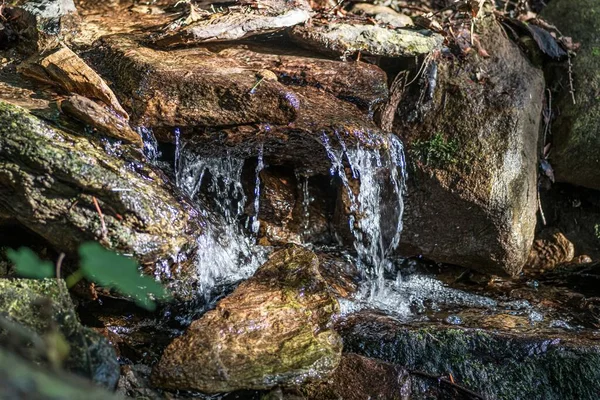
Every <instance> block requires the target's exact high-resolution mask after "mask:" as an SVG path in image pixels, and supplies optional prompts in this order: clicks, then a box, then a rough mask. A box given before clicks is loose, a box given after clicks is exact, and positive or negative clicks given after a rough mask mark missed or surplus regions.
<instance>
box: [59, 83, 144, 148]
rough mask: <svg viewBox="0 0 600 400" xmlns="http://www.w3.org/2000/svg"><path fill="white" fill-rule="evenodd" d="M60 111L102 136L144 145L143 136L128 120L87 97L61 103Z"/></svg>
mask: <svg viewBox="0 0 600 400" xmlns="http://www.w3.org/2000/svg"><path fill="white" fill-rule="evenodd" d="M60 109H61V110H62V111H63V112H64V113H66V114H68V115H70V116H72V117H74V118H76V119H78V120H80V121H82V122H84V123H86V124H88V125H90V126H92V127H93V128H95V129H97V130H98V131H99V132H100V133H101V134H104V135H106V136H110V137H112V138H115V139H119V140H123V141H125V142H128V143H133V144H136V145H138V146H139V147H142V145H143V142H142V138H141V136H140V135H138V134H137V133H136V132H134V131H133V129H131V128H130V127H129V124H128V123H127V121H126V120H123V119H122V117H119V116H116V115H113V114H111V112H110V111H109V110H107V109H106V108H105V107H103V106H101V105H99V104H97V103H95V102H94V101H92V100H90V99H88V98H87V97H83V96H79V95H76V94H75V95H73V96H69V97H67V98H66V99H64V100H62V101H61V103H60Z"/></svg>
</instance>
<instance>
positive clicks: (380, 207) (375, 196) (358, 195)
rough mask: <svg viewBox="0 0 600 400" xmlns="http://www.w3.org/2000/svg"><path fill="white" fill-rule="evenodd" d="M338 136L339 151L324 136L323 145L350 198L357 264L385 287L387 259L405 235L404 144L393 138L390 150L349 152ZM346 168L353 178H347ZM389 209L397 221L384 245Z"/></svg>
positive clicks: (354, 149)
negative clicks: (392, 210) (389, 189)
mask: <svg viewBox="0 0 600 400" xmlns="http://www.w3.org/2000/svg"><path fill="white" fill-rule="evenodd" d="M335 136H336V140H337V142H338V144H339V147H338V148H337V149H336V148H334V147H333V146H332V144H331V142H330V138H329V136H328V135H327V134H325V133H324V134H323V135H322V143H323V146H324V147H325V150H326V152H327V155H328V157H329V159H330V161H331V169H330V172H331V174H332V175H337V176H338V177H339V178H340V181H341V184H342V185H343V187H344V191H345V193H346V194H347V197H348V202H349V215H348V225H349V228H350V232H351V233H352V235H353V237H354V243H353V245H354V249H355V250H356V253H357V262H358V264H359V266H360V267H361V268H362V269H363V271H365V272H366V273H367V275H368V276H372V277H373V278H376V279H377V281H378V282H379V283H382V282H383V273H384V271H385V270H386V269H389V268H390V267H391V265H390V261H389V260H388V257H389V255H390V253H391V252H392V250H394V249H395V248H396V247H397V246H398V243H399V241H400V234H401V232H402V213H403V209H404V202H403V195H402V192H403V189H404V181H405V173H406V172H405V160H404V152H403V147H402V142H400V140H399V139H398V138H397V137H395V136H394V135H390V137H389V141H388V146H387V150H385V151H373V150H367V149H364V148H361V147H360V146H359V145H357V146H356V147H352V148H350V147H348V146H347V145H346V143H345V142H344V140H343V138H342V137H341V135H339V134H338V133H336V135H335ZM346 165H347V166H348V168H349V169H350V174H347V171H346ZM348 175H351V176H350V177H349V176H348ZM351 180H352V182H351ZM386 180H388V182H386ZM355 183H356V184H355ZM353 188H356V189H353ZM388 188H391V191H392V196H393V198H394V201H393V204H390V202H389V201H386V200H385V199H384V197H386V196H388V194H387V193H385V191H386V189H388ZM390 206H392V207H395V210H394V212H393V213H392V214H394V215H395V219H396V220H395V223H394V225H395V227H394V233H393V235H392V238H391V240H389V243H385V241H386V238H385V237H384V236H385V235H384V232H383V224H384V223H386V224H387V223H389V222H388V221H387V220H386V219H387V218H388V215H387V214H389V213H386V214H385V215H384V211H389V210H386V209H385V208H386V207H390ZM376 286H380V285H376Z"/></svg>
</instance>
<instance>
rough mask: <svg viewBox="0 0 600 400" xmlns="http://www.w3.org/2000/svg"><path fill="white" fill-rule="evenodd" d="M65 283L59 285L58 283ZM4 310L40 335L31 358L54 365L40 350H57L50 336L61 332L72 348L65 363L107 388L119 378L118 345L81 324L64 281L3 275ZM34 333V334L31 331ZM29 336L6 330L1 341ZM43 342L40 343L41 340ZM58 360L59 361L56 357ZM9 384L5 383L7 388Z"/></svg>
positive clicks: (1, 299)
mask: <svg viewBox="0 0 600 400" xmlns="http://www.w3.org/2000/svg"><path fill="white" fill-rule="evenodd" d="M59 284H60V285H61V286H62V287H59V286H58V285H59ZM0 312H2V314H3V315H4V316H6V318H7V319H8V320H9V321H11V322H13V323H16V324H19V326H20V327H23V328H24V329H26V330H31V334H32V335H34V336H37V338H38V340H39V341H41V340H42V338H45V340H46V341H45V342H43V344H42V349H40V348H36V347H35V346H33V348H30V349H29V350H28V358H29V359H30V360H31V361H36V362H42V363H43V364H44V365H45V366H46V368H48V369H51V368H52V366H51V363H50V362H48V360H47V357H48V355H47V354H39V353H36V351H40V350H45V351H47V352H51V351H56V348H54V349H53V348H52V346H57V347H59V346H60V345H57V343H56V342H52V341H49V342H48V340H49V339H50V335H56V334H59V335H61V338H62V339H61V340H63V341H66V343H68V346H69V349H68V353H67V354H66V355H67V357H66V359H64V367H65V368H66V369H67V370H69V371H71V372H74V373H76V374H78V375H80V376H84V377H87V378H89V379H92V380H93V381H94V382H95V383H97V384H99V385H103V386H105V387H107V388H111V389H112V388H114V387H115V385H116V383H117V380H118V379H119V364H118V362H117V356H116V354H115V351H114V349H113V348H112V346H111V345H110V344H109V343H108V341H107V340H106V339H105V338H104V337H103V336H101V335H99V334H98V333H96V332H95V331H93V330H92V329H90V328H86V327H84V326H82V325H81V323H80V322H79V319H78V317H77V314H76V312H75V306H74V304H73V303H72V301H71V297H70V296H69V294H68V289H67V287H66V286H65V285H64V283H63V282H62V281H61V282H60V283H57V282H56V281H55V280H53V279H46V280H43V281H40V280H33V279H14V280H12V279H11V280H9V279H0ZM31 334H30V335H31ZM28 339H29V338H28V337H21V338H19V337H17V335H15V332H11V331H4V330H3V333H2V334H1V335H0V341H1V342H2V343H4V344H7V343H11V341H12V343H18V342H19V341H23V342H28V341H29V340H28ZM38 345H39V343H38ZM54 361H59V360H57V359H55V360H54ZM5 389H6V387H4V386H3V389H2V390H3V391H4V390H5Z"/></svg>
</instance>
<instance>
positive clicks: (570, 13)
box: [542, 0, 600, 189]
mask: <svg viewBox="0 0 600 400" xmlns="http://www.w3.org/2000/svg"><path fill="white" fill-rule="evenodd" d="M542 15H543V17H544V19H545V20H547V21H549V22H550V23H552V24H554V25H556V27H557V28H558V29H560V31H561V33H562V34H563V35H566V36H571V37H572V38H573V41H574V42H580V43H581V48H580V49H579V51H578V52H577V56H576V57H573V58H572V63H573V68H572V79H573V88H574V93H573V96H572V95H571V93H570V84H569V72H568V69H567V68H566V66H565V68H564V69H563V70H562V71H561V76H562V87H563V88H564V89H563V93H562V95H561V96H560V98H559V100H558V108H559V109H560V115H559V116H558V118H557V120H556V122H555V123H554V125H553V129H552V132H553V135H554V138H553V141H552V144H553V146H552V154H551V156H550V162H551V164H552V167H553V168H554V173H555V177H556V180H557V181H560V182H567V183H571V184H575V185H580V186H585V187H588V188H592V189H600V156H598V154H599V153H600V3H598V1H596V0H553V1H552V2H551V3H550V4H549V5H548V7H546V8H545V9H544V11H543V14H542ZM573 99H574V100H575V103H573Z"/></svg>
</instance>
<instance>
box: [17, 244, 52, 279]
mask: <svg viewBox="0 0 600 400" xmlns="http://www.w3.org/2000/svg"><path fill="white" fill-rule="evenodd" d="M6 256H7V257H8V258H9V259H10V261H12V262H13V264H14V266H15V270H16V271H17V274H19V275H21V276H24V277H26V278H35V279H44V278H51V277H52V276H54V264H52V263H51V262H50V261H44V260H40V258H39V257H38V256H37V254H35V253H34V252H33V250H31V249H30V248H28V247H20V248H19V250H13V249H7V250H6Z"/></svg>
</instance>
